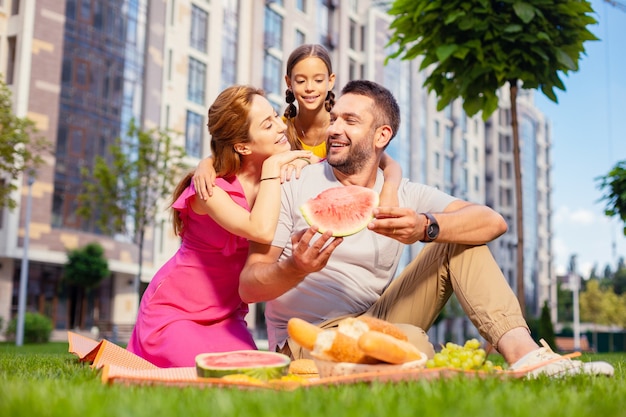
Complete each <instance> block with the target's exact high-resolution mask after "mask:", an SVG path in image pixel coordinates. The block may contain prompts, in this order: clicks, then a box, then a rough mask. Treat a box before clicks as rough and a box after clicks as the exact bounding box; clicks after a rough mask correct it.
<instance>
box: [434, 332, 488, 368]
mask: <svg viewBox="0 0 626 417" xmlns="http://www.w3.org/2000/svg"><path fill="white" fill-rule="evenodd" d="M426 367H427V368H445V367H448V368H455V369H462V370H465V371H476V370H480V371H488V372H490V371H494V370H495V369H497V368H496V367H495V366H494V365H493V363H492V362H491V361H489V360H487V353H486V352H485V350H484V349H482V348H481V345H480V342H479V341H478V340H477V339H470V340H467V341H466V342H465V343H464V344H463V346H460V345H457V344H455V343H452V342H447V343H446V344H445V345H443V346H441V351H440V352H438V353H435V356H434V357H433V359H430V360H429V361H427V362H426Z"/></svg>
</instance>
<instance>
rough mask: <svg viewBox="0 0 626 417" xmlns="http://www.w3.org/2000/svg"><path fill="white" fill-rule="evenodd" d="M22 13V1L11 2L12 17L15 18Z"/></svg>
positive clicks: (14, 0)
mask: <svg viewBox="0 0 626 417" xmlns="http://www.w3.org/2000/svg"><path fill="white" fill-rule="evenodd" d="M19 12H20V0H13V1H12V2H11V16H15V15H16V14H18V13H19Z"/></svg>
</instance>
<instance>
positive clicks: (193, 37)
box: [189, 5, 209, 52]
mask: <svg viewBox="0 0 626 417" xmlns="http://www.w3.org/2000/svg"><path fill="white" fill-rule="evenodd" d="M208 29H209V14H208V13H207V12H206V11H205V10H202V9H201V8H199V7H198V6H196V5H192V6H191V34H190V37H189V44H190V46H191V47H192V48H194V49H196V50H198V51H200V52H206V51H207V33H208Z"/></svg>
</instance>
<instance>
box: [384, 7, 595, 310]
mask: <svg viewBox="0 0 626 417" xmlns="http://www.w3.org/2000/svg"><path fill="white" fill-rule="evenodd" d="M592 12H593V9H592V8H591V5H590V3H589V2H587V1H584V0H583V1H579V0H554V1H547V0H525V1H524V0H501V1H497V2H495V1H488V0H469V1H468V0H429V1H426V0H396V1H394V2H393V3H392V6H391V9H390V10H389V12H388V13H389V14H390V15H392V16H394V20H393V22H392V23H391V26H390V28H391V30H392V31H393V33H392V36H391V38H390V40H389V45H390V46H394V45H395V46H397V50H396V51H395V52H394V53H392V54H391V55H390V56H389V57H388V59H392V58H396V57H401V58H402V59H408V60H411V59H414V58H417V57H418V56H421V57H423V60H422V62H421V67H420V69H421V70H426V69H428V70H429V75H428V76H427V77H426V79H425V81H424V86H425V87H427V88H428V90H429V91H434V92H435V93H436V94H437V97H438V102H437V108H438V110H443V109H444V108H445V107H446V106H447V105H449V104H450V102H451V101H453V100H455V99H457V98H459V97H460V98H462V99H463V109H464V110H465V112H466V113H467V114H468V115H470V116H472V115H475V114H477V113H478V112H480V111H482V117H483V119H484V120H487V119H488V118H489V116H490V115H491V114H492V113H493V112H494V111H495V110H496V109H497V108H498V90H499V89H500V88H501V87H504V86H506V85H508V87H509V91H510V102H511V103H510V104H511V127H512V131H513V158H514V167H515V187H516V191H515V195H516V198H515V202H516V221H517V224H516V231H517V268H516V269H517V274H518V277H517V280H516V281H517V295H518V298H519V301H520V305H521V308H522V310H523V311H525V299H524V280H523V271H524V264H523V259H524V256H523V250H524V236H523V230H524V227H523V215H522V208H523V205H522V176H521V175H522V174H521V166H520V141H519V129H518V119H517V104H516V101H517V93H518V88H519V87H520V85H521V87H522V88H525V89H540V91H542V92H543V93H544V94H545V95H546V96H547V97H548V98H549V99H550V100H552V101H554V102H557V97H556V94H555V92H554V89H555V88H558V89H560V90H565V86H564V84H563V82H562V80H561V78H560V76H559V73H563V74H567V73H569V72H570V71H577V70H578V61H579V59H580V57H581V54H584V52H585V49H584V47H583V44H584V43H585V42H586V41H590V40H597V38H596V37H595V36H594V35H593V34H592V33H591V32H590V31H589V30H588V29H587V26H588V25H592V24H595V23H596V20H595V19H594V18H593V17H592V16H591V15H590V14H591V13H592Z"/></svg>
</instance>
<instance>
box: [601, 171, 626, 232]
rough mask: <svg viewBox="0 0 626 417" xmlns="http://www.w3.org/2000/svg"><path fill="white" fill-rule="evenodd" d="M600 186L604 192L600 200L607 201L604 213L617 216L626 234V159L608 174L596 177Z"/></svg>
mask: <svg viewBox="0 0 626 417" xmlns="http://www.w3.org/2000/svg"><path fill="white" fill-rule="evenodd" d="M596 181H597V182H598V188H600V190H601V191H603V192H604V194H603V195H602V197H601V198H600V201H604V202H605V203H606V206H605V209H604V214H605V215H606V216H607V217H614V216H617V217H618V218H619V219H620V220H621V221H622V223H623V224H624V227H623V229H622V232H623V233H624V236H626V160H623V161H619V162H618V163H617V164H615V166H614V167H613V168H612V169H611V170H610V171H609V173H608V174H606V175H604V176H600V177H596Z"/></svg>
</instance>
